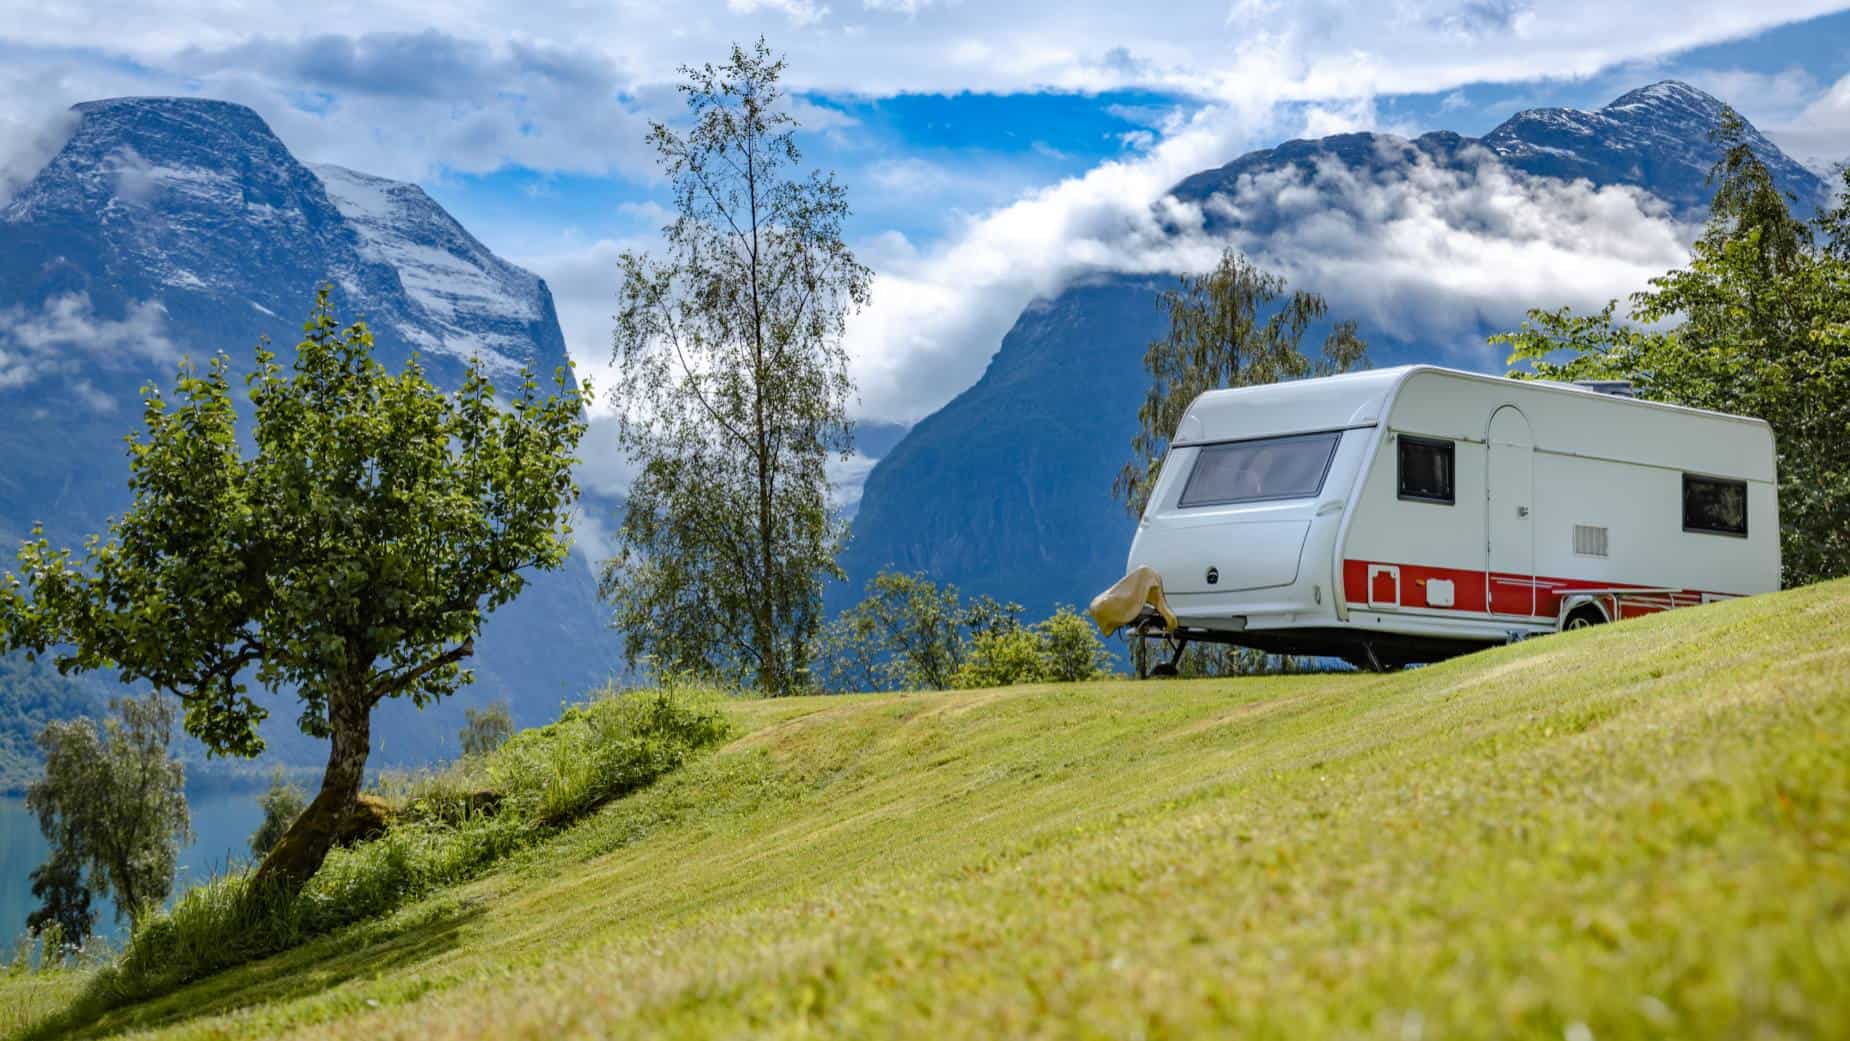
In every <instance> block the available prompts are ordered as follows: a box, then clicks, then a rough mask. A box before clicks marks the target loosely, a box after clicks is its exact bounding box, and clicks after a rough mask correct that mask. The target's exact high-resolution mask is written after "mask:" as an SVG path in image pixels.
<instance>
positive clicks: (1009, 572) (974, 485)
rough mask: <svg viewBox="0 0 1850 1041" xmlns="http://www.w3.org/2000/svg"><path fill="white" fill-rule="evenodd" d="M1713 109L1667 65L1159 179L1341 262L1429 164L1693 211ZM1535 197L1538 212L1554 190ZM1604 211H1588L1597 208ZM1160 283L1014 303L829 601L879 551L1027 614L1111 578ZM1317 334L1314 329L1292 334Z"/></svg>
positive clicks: (890, 490) (1218, 213)
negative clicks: (1590, 107) (1624, 84)
mask: <svg viewBox="0 0 1850 1041" xmlns="http://www.w3.org/2000/svg"><path fill="white" fill-rule="evenodd" d="M1722 109H1723V106H1722V103H1721V102H1720V101H1718V100H1716V99H1715V98H1713V97H1710V96H1709V95H1707V94H1704V93H1703V92H1701V91H1699V90H1697V89H1695V88H1693V87H1690V86H1688V85H1687V84H1683V83H1677V82H1674V81H1669V82H1664V83H1658V84H1654V85H1652V86H1648V87H1644V88H1642V89H1639V90H1634V91H1632V92H1630V93H1628V94H1625V95H1624V96H1622V97H1620V98H1618V99H1616V100H1614V101H1613V102H1612V103H1611V104H1609V105H1606V106H1605V107H1603V108H1601V109H1599V110H1598V111H1596V112H1581V111H1576V110H1572V109H1536V110H1532V111H1527V112H1522V113H1519V114H1518V115H1515V116H1513V117H1511V118H1510V119H1509V120H1508V121H1507V122H1505V123H1503V124H1502V125H1501V126H1499V127H1497V128H1496V129H1495V130H1493V131H1491V132H1490V133H1488V134H1486V135H1484V136H1483V137H1481V138H1468V137H1463V136H1460V135H1458V134H1454V133H1446V132H1438V133H1429V134H1425V135H1422V136H1420V137H1418V138H1414V139H1412V140H1408V139H1406V138H1401V137H1397V136H1394V135H1388V134H1372V133H1353V134H1341V135H1336V136H1333V137H1326V138H1322V139H1320V140H1314V141H1303V140H1300V141H1289V142H1286V143H1284V144H1281V145H1279V146H1277V147H1276V148H1269V149H1265V150H1263V151H1257V152H1253V153H1250V154H1248V155H1245V156H1242V157H1240V158H1238V159H1236V160H1234V161H1233V162H1230V163H1228V164H1227V165H1225V166H1222V167H1219V168H1217V169H1213V170H1206V171H1203V172H1201V173H1198V174H1195V175H1193V176H1191V177H1188V178H1186V179H1185V180H1183V181H1182V182H1181V183H1179V184H1178V185H1176V187H1175V188H1174V190H1173V194H1174V196H1175V197H1176V198H1177V199H1178V200H1180V201H1182V202H1183V203H1190V204H1195V205H1197V206H1199V207H1200V209H1201V211H1202V213H1203V214H1204V216H1205V227H1206V228H1207V229H1208V231H1209V232H1211V233H1214V234H1217V235H1219V236H1222V237H1224V238H1225V240H1226V241H1229V242H1235V243H1237V244H1239V245H1240V246H1241V248H1243V249H1245V250H1246V251H1247V252H1248V253H1253V254H1260V255H1261V259H1262V261H1263V260H1264V259H1265V256H1264V255H1265V254H1267V253H1268V252H1270V253H1282V254H1285V255H1286V259H1288V260H1289V259H1292V254H1293V253H1294V252H1301V251H1316V250H1318V249H1334V248H1336V247H1335V246H1333V245H1332V244H1331V239H1330V230H1329V229H1330V227H1331V226H1334V225H1338V224H1340V225H1341V226H1342V228H1343V230H1344V231H1345V233H1346V234H1348V235H1349V236H1350V237H1349V238H1348V239H1345V240H1344V243H1345V245H1347V246H1349V247H1351V248H1354V249H1355V253H1354V254H1353V255H1349V256H1345V257H1344V258H1343V259H1345V260H1346V261H1349V262H1350V266H1351V268H1352V269H1366V268H1368V267H1369V265H1370V261H1371V256H1370V252H1369V251H1370V249H1371V248H1372V247H1373V245H1374V244H1373V243H1371V242H1370V241H1369V235H1370V233H1371V228H1375V229H1378V228H1379V226H1380V225H1379V222H1380V221H1381V220H1382V219H1384V218H1383V213H1384V212H1390V211H1392V209H1393V207H1395V206H1400V207H1403V208H1405V206H1406V205H1407V203H1406V200H1407V199H1408V198H1414V199H1415V201H1416V202H1420V201H1427V200H1422V199H1420V198H1419V197H1418V193H1419V192H1421V191H1424V190H1426V188H1427V184H1428V182H1440V183H1441V187H1442V188H1443V189H1445V190H1451V191H1453V192H1454V194H1455V199H1454V200H1453V203H1452V205H1454V208H1455V209H1456V210H1457V211H1458V215H1457V216H1456V217H1455V218H1454V219H1455V220H1457V221H1458V222H1459V223H1461V224H1464V225H1467V226H1469V225H1471V224H1472V223H1473V222H1479V221H1481V220H1484V219H1486V218H1485V216H1484V214H1483V212H1481V211H1482V210H1483V209H1484V208H1483V207H1478V206H1477V205H1476V203H1477V199H1478V198H1479V197H1483V196H1491V195H1494V194H1496V193H1498V192H1507V191H1508V190H1509V189H1510V188H1511V187H1512V184H1513V183H1514V182H1511V181H1510V179H1511V178H1515V179H1522V183H1524V184H1530V185H1540V186H1542V188H1544V189H1546V188H1550V187H1552V188H1554V189H1556V194H1557V195H1564V194H1571V192H1568V191H1566V188H1567V187H1569V185H1570V182H1573V181H1584V182H1587V185H1588V186H1589V187H1590V188H1601V187H1609V186H1621V187H1630V188H1636V189H1641V190H1643V191H1645V192H1648V193H1649V194H1650V195H1652V196H1655V197H1656V199H1657V200H1659V202H1658V205H1661V207H1662V208H1663V209H1664V211H1665V213H1664V216H1667V217H1671V218H1674V219H1676V220H1680V221H1684V222H1695V221H1699V220H1700V219H1701V218H1702V216H1703V214H1704V213H1705V211H1706V208H1707V205H1708V201H1709V194H1708V189H1707V186H1706V179H1707V176H1708V171H1709V169H1710V167H1711V166H1712V165H1713V164H1714V162H1715V160H1716V159H1717V158H1718V157H1719V151H1718V149H1717V148H1716V147H1715V146H1714V145H1713V144H1711V143H1710V141H1709V133H1710V130H1711V129H1712V128H1713V127H1714V126H1715V124H1716V121H1717V119H1718V118H1719V117H1720V115H1721V112H1722ZM1749 135H1750V137H1749V139H1750V141H1751V142H1752V143H1753V145H1754V146H1755V149H1756V151H1757V152H1758V153H1759V154H1760V155H1761V156H1762V157H1763V158H1764V159H1765V160H1766V161H1767V163H1768V165H1769V166H1770V167H1771V169H1772V171H1773V173H1774V176H1775V178H1776V179H1777V180H1778V182H1779V184H1780V185H1781V186H1782V187H1783V188H1785V189H1786V190H1788V191H1789V192H1791V193H1792V194H1793V195H1794V197H1795V198H1796V199H1797V200H1798V205H1799V208H1800V209H1801V210H1803V211H1809V210H1810V209H1811V208H1812V207H1814V206H1815V205H1816V203H1817V202H1818V201H1819V200H1821V199H1822V198H1823V193H1824V190H1825V186H1824V185H1823V183H1822V182H1821V181H1820V180H1819V179H1818V177H1817V176H1816V175H1815V174H1813V173H1812V172H1811V171H1810V170H1808V169H1806V168H1805V167H1803V166H1801V165H1799V164H1798V163H1796V162H1794V161H1792V160H1791V159H1790V158H1788V157H1787V156H1786V155H1785V154H1784V153H1782V152H1780V150H1779V149H1778V147H1777V146H1775V145H1774V144H1773V143H1772V142H1771V141H1769V140H1768V139H1766V138H1765V137H1763V136H1761V135H1760V133H1759V132H1758V131H1757V130H1753V129H1752V128H1749ZM1358 185H1359V186H1361V187H1360V188H1358V187H1357V186H1358ZM1516 186H1517V187H1521V184H1516ZM1311 192H1315V193H1316V194H1315V195H1314V196H1310V199H1311V201H1309V202H1306V201H1304V200H1305V198H1306V197H1307V193H1311ZM1369 192H1373V194H1369ZM1383 199H1386V200H1387V202H1385V203H1384V202H1382V201H1381V200H1383ZM1228 200H1237V201H1238V205H1237V206H1236V205H1228V204H1227V201H1228ZM1458 200H1463V201H1462V202H1458ZM1542 201H1543V206H1542V207H1541V209H1542V210H1543V211H1544V212H1545V210H1546V206H1547V205H1548V204H1550V203H1552V202H1557V201H1558V200H1557V199H1555V198H1554V197H1544V198H1543V199H1542ZM1601 220H1602V218H1601V216H1600V215H1598V214H1595V216H1594V217H1593V226H1596V227H1599V226H1600V224H1601ZM1371 222H1374V223H1371ZM1601 230H1606V229H1604V228H1603V227H1602V228H1601ZM1358 243H1359V245H1357V244H1358ZM1170 284H1172V283H1170V282H1168V281H1166V280H1164V279H1159V278H1149V277H1128V276H1111V277H1100V278H1093V279H1089V280H1086V281H1084V282H1082V283H1081V284H1078V285H1075V286H1072V287H1070V288H1068V289H1066V290H1065V291H1064V292H1062V293H1060V294H1058V295H1057V296H1055V297H1053V298H1052V299H1047V300H1039V301H1036V302H1034V303H1033V304H1031V305H1029V306H1028V307H1027V308H1026V309H1025V310H1024V311H1023V312H1022V314H1021V316H1020V317H1019V318H1018V319H1017V321H1016V322H1015V325H1014V327H1013V328H1012V329H1010V330H1009V332H1008V334H1007V335H1006V336H1005V337H1004V338H1003V340H1002V343H1001V346H1000V348H999V349H998V350H997V352H996V354H995V356H994V357H993V358H992V359H991V361H990V364H989V367H988V369H987V370H986V371H985V372H984V374H983V376H982V378H981V379H979V380H978V381H977V382H976V383H975V384H974V385H973V386H971V387H970V388H969V389H968V390H966V391H964V392H963V393H962V394H960V395H958V397H957V398H956V399H954V400H953V401H951V402H950V403H949V404H947V405H946V406H944V407H943V408H942V409H940V410H938V411H937V412H936V413H934V414H933V415H931V416H930V417H928V418H927V419H925V420H924V421H922V422H920V423H919V424H918V425H917V426H915V427H914V428H913V429H912V430H911V431H910V432H908V434H907V435H906V437H905V438H904V439H902V440H901V441H900V442H899V444H898V445H896V446H895V447H894V448H893V450H892V451H891V452H890V453H888V454H887V455H886V457H885V458H883V459H881V460H880V462H879V463H878V464H877V465H876V466H875V467H874V468H873V470H872V471H871V472H870V473H869V475H868V478H867V482H866V485H865V488H864V491H863V493H862V497H861V503H860V509H859V514H858V516H857V517H856V519H855V522H854V536H853V541H852V542H851V543H850V545H849V548H848V550H847V552H846V554H845V555H844V557H843V566H844V569H845V570H846V571H847V572H848V577H849V580H848V582H847V583H846V584H838V585H836V586H835V587H834V588H833V589H832V590H831V593H830V602H831V605H832V606H834V607H841V606H844V605H846V604H847V603H850V602H852V601H853V600H854V599H856V598H858V596H859V595H860V590H861V587H862V584H863V583H864V582H865V581H866V580H867V579H868V578H870V577H871V576H872V575H873V574H874V573H875V572H876V571H878V570H879V569H880V568H882V567H886V566H896V567H899V568H903V569H906V570H914V569H918V570H923V571H926V572H928V573H930V574H932V575H934V576H936V577H937V578H939V579H941V580H948V581H951V582H954V583H956V584H957V585H958V586H960V587H962V588H964V589H966V590H969V591H973V592H980V593H987V594H990V595H993V596H996V597H1000V598H1003V599H1009V600H1015V601H1018V602H1021V603H1022V604H1024V605H1026V607H1027V608H1028V614H1029V616H1030V617H1039V616H1040V615H1042V614H1044V613H1046V612H1047V611H1048V610H1050V609H1051V607H1052V606H1053V605H1054V604H1057V603H1074V604H1084V603H1085V602H1086V601H1087V600H1088V599H1089V598H1090V597H1091V596H1092V595H1093V594H1094V593H1096V592H1097V591H1099V590H1100V589H1103V588H1105V587H1106V586H1107V585H1109V584H1110V583H1111V582H1113V581H1115V580H1116V579H1117V578H1118V577H1119V576H1120V575H1121V574H1122V571H1123V565H1124V555H1125V553H1126V552H1127V550H1128V549H1129V545H1130V538H1131V534H1132V531H1133V529H1134V521H1133V520H1132V519H1131V518H1130V517H1129V516H1128V515H1127V514H1126V513H1125V511H1124V510H1123V508H1122V507H1120V506H1118V505H1116V504H1114V503H1113V502H1112V501H1111V497H1110V491H1111V482H1112V477H1113V476H1114V475H1115V474H1116V472H1117V470H1118V467H1119V466H1121V465H1122V464H1123V462H1124V460H1125V458H1126V455H1127V451H1128V445H1129V442H1130V438H1131V436H1132V434H1133V433H1135V430H1136V418H1137V408H1138V405H1139V403H1140V402H1141V401H1142V398H1143V394H1144V391H1145V388H1146V387H1147V386H1148V378H1147V376H1146V375H1145V373H1144V371H1143V367H1142V357H1143V351H1144V347H1145V346H1146V345H1147V344H1148V343H1149V342H1150V340H1152V339H1153V338H1155V337H1157V336H1159V335H1161V333H1162V332H1163V331H1164V329H1165V327H1166V319H1165V318H1164V316H1163V315H1162V314H1161V313H1160V312H1159V310H1158V306H1157V294H1158V293H1159V292H1161V291H1162V290H1163V289H1164V288H1166V287H1167V286H1168V285H1170ZM1316 288H1317V289H1319V291H1321V292H1322V293H1323V294H1324V296H1325V297H1326V298H1327V299H1328V300H1329V302H1330V306H1331V311H1332V314H1334V315H1337V316H1347V315H1356V316H1358V317H1360V318H1361V319H1362V321H1361V332H1362V334H1363V336H1364V337H1365V338H1366V339H1367V340H1368V341H1369V344H1370V356H1371V359H1372V361H1373V363H1374V364H1376V365H1386V364H1398V363H1401V362H1408V361H1440V360H1444V361H1449V362H1451V363H1453V364H1457V362H1458V359H1457V358H1455V357H1451V356H1448V355H1444V354H1441V353H1440V351H1441V347H1442V346H1443V345H1440V344H1436V343H1433V342H1431V341H1430V340H1428V339H1424V338H1422V337H1420V336H1418V335H1416V334H1414V333H1410V332H1409V331H1408V330H1407V329H1405V328H1403V327H1401V325H1400V324H1398V323H1392V324H1390V323H1387V322H1383V321H1380V320H1375V321H1372V322H1371V321H1370V320H1369V316H1370V315H1377V314H1378V313H1379V311H1380V310H1381V309H1380V307H1379V306H1378V303H1379V300H1378V298H1374V297H1370V298H1366V299H1364V294H1363V292H1362V291H1361V290H1362V287H1360V286H1357V285H1344V284H1340V283H1339V284H1333V285H1319V286H1317V287H1316ZM1371 305H1376V306H1371ZM1467 305H1468V306H1472V307H1475V306H1478V304H1477V303H1476V302H1467ZM1418 306H1421V302H1417V301H1416V302H1414V303H1411V304H1407V303H1403V304H1402V308H1403V310H1406V309H1415V308H1417V307H1418ZM1520 313H1521V312H1520V310H1519V309H1518V310H1516V311H1515V312H1514V314H1515V317H1520ZM1501 323H1508V324H1501ZM1511 324H1513V321H1512V320H1511V319H1510V318H1509V317H1508V316H1499V317H1498V318H1497V319H1492V318H1491V317H1489V316H1486V315H1484V314H1482V313H1479V314H1478V315H1477V316H1476V318H1475V324H1474V325H1472V326H1471V327H1470V328H1469V330H1468V335H1466V336H1465V337H1464V339H1465V340H1467V341H1471V342H1475V343H1477V344H1482V343H1483V337H1484V336H1485V335H1487V334H1489V333H1491V332H1495V331H1499V330H1501V329H1504V328H1509V327H1510V325H1511ZM1321 335H1322V333H1321V331H1319V330H1312V333H1311V334H1310V335H1308V336H1306V338H1305V344H1306V345H1307V346H1309V345H1314V344H1315V343H1317V342H1319V341H1320V340H1321Z"/></svg>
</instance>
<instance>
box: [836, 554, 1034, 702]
mask: <svg viewBox="0 0 1850 1041" xmlns="http://www.w3.org/2000/svg"><path fill="white" fill-rule="evenodd" d="M866 592H867V595H866V596H865V597H864V598H863V599H862V600H861V602H860V603H858V604H856V605H854V606H853V607H851V608H849V609H847V610H846V611H843V612H842V613H841V614H840V615H838V616H836V617H835V618H834V619H833V620H832V621H830V622H829V624H828V625H827V626H826V627H825V628H824V629H823V632H822V638H821V641H820V646H821V655H820V658H821V665H822V672H823V674H824V677H825V679H826V681H827V682H828V684H829V686H830V688H831V689H834V690H948V689H949V688H950V686H951V681H952V678H953V677H954V676H955V675H956V673H957V669H958V667H959V666H961V665H962V664H963V661H964V657H965V655H966V653H967V652H968V649H969V645H970V641H971V639H972V638H973V637H974V636H975V635H977V634H979V633H985V632H990V631H994V630H998V629H1012V628H1015V627H1016V626H1018V625H1019V624H1020V623H1019V619H1020V616H1021V605H1020V604H1014V603H1009V604H1004V603H1000V602H998V601H996V600H994V599H992V598H990V597H987V596H977V597H972V598H970V599H969V600H965V599H964V597H963V596H962V595H961V594H960V593H959V592H958V590H957V587H956V586H954V585H950V584H949V583H946V584H945V585H942V586H940V585H938V584H937V583H935V582H933V581H932V580H931V579H929V578H927V577H926V576H925V574H924V573H923V572H914V573H911V574H907V573H905V572H900V571H893V570H890V569H883V570H882V571H881V572H880V573H879V574H877V575H875V576H874V577H873V578H871V579H868V581H867V586H866Z"/></svg>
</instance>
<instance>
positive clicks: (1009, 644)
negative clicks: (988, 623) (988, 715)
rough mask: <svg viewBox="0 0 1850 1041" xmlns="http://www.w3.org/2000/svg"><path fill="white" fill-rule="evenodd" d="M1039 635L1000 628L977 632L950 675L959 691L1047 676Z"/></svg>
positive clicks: (952, 684) (1029, 681) (1026, 630)
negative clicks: (965, 653) (965, 654)
mask: <svg viewBox="0 0 1850 1041" xmlns="http://www.w3.org/2000/svg"><path fill="white" fill-rule="evenodd" d="M1046 670H1047V662H1046V658H1045V656H1044V655H1043V654H1042V652H1041V637H1040V634H1039V633H1037V632H1035V631H1034V630H1033V629H1019V628H1018V629H999V630H995V631H993V632H987V633H978V634H977V636H976V638H975V639H974V640H972V641H970V654H969V656H968V657H966V658H965V659H964V663H963V664H962V665H960V666H958V667H957V673H956V675H954V676H952V677H951V686H953V687H955V688H956V689H958V690H970V689H972V688H975V687H1007V686H1011V685H1013V684H1016V683H1038V682H1040V681H1041V680H1042V679H1044V678H1045V676H1046Z"/></svg>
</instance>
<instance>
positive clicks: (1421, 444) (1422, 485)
mask: <svg viewBox="0 0 1850 1041" xmlns="http://www.w3.org/2000/svg"><path fill="white" fill-rule="evenodd" d="M1453 451H1454V447H1453V445H1452V442H1450V441H1433V440H1429V439H1427V438H1423V437H1407V436H1406V435H1404V434H1403V435H1401V437H1400V497H1401V498H1403V499H1412V500H1413V501H1415V502H1436V503H1443V504H1444V505H1446V506H1450V505H1452V504H1453V503H1454V502H1456V501H1457V498H1458V491H1457V489H1456V488H1455V487H1454V486H1453V484H1452V462H1453Z"/></svg>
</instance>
